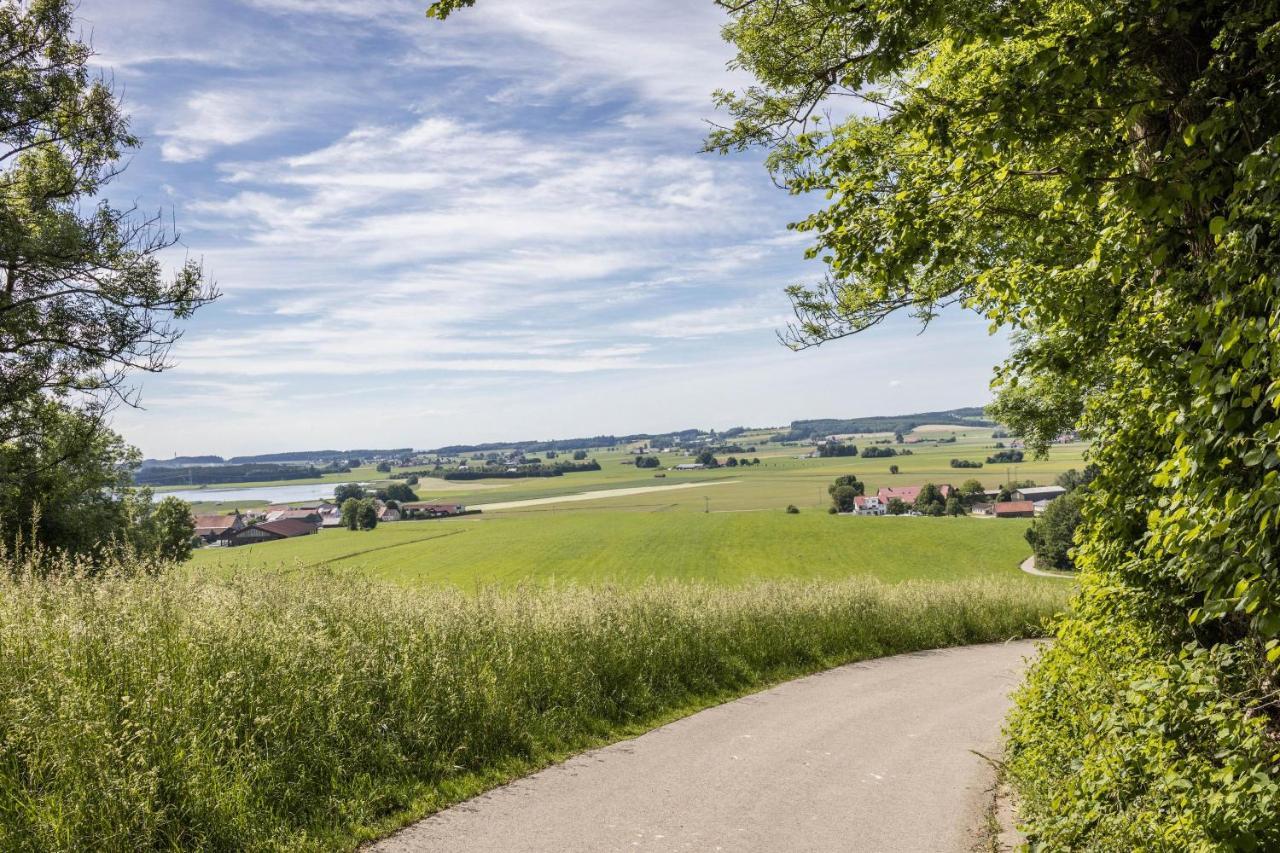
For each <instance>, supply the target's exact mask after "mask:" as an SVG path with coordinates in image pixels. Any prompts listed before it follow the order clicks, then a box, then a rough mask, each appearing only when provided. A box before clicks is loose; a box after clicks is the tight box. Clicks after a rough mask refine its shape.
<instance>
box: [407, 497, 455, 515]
mask: <svg viewBox="0 0 1280 853" xmlns="http://www.w3.org/2000/svg"><path fill="white" fill-rule="evenodd" d="M466 511H467V508H466V507H465V506H463V505H462V504H447V503H433V502H431V501H413V502H410V503H403V504H400V516H401V518H447V517H448V516H451V515H462V514H463V513H465V512H466Z"/></svg>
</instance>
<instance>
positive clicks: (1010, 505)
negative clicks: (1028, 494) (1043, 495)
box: [995, 501, 1036, 515]
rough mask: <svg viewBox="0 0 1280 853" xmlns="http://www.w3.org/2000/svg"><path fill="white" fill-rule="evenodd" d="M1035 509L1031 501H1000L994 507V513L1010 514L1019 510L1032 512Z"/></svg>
mask: <svg viewBox="0 0 1280 853" xmlns="http://www.w3.org/2000/svg"><path fill="white" fill-rule="evenodd" d="M1035 511H1036V505H1035V504H1034V503H1032V502H1031V501H1001V502H1000V503H998V504H996V509H995V512H996V515H1012V514H1013V513H1019V512H1030V513H1034V512H1035Z"/></svg>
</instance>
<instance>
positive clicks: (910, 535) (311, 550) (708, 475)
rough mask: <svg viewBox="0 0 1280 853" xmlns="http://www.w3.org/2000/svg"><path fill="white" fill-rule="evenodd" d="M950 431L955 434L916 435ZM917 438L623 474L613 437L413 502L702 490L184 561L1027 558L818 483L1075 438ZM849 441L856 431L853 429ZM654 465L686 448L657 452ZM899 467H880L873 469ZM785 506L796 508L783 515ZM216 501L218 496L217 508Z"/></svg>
mask: <svg viewBox="0 0 1280 853" xmlns="http://www.w3.org/2000/svg"><path fill="white" fill-rule="evenodd" d="M952 434H954V435H955V436H956V438H957V440H956V442H955V443H948V444H936V443H933V442H932V441H930V439H937V438H939V437H948V436H950V435H952ZM914 437H918V438H920V439H922V441H921V442H920V443H915V444H910V445H898V447H899V448H910V449H911V450H912V455H910V456H899V457H894V458H891V459H863V458H861V457H842V458H835V459H809V458H797V457H802V456H804V454H806V453H807V452H808V450H809V448H807V447H802V446H796V447H784V446H780V445H772V444H767V443H764V439H765V438H767V435H764V434H761V435H757V436H750V435H749V436H744V437H741V438H740V439H738V440H739V441H740V442H741V443H742V444H743V445H744V446H745V445H748V444H751V443H755V444H756V447H757V450H756V452H754V453H749V454H745V455H747V456H754V457H757V458H759V459H760V460H761V462H760V464H759V465H756V466H749V467H742V466H739V467H737V468H720V469H718V470H708V471H662V472H659V473H663V474H665V476H663V477H660V478H659V477H654V476H653V472H652V471H648V470H646V471H637V470H636V468H635V467H634V465H627V464H624V463H625V462H629V461H632V460H633V459H634V457H633V456H632V455H630V454H629V453H627V452H626V449H625V448H624V449H620V450H617V451H613V452H602V453H598V454H593V455H594V456H595V458H596V459H598V460H599V461H600V463H601V466H602V469H601V470H600V471H593V472H585V473H580V474H570V475H566V476H564V477H556V478H545V479H530V480H492V481H479V482H466V483H460V484H455V483H450V482H447V481H442V480H436V479H432V478H423V479H422V480H421V482H420V483H419V484H418V486H417V487H416V488H417V492H418V494H419V496H420V497H422V498H423V499H424V500H429V499H436V498H439V499H454V500H459V501H461V502H464V503H467V504H468V505H472V506H475V505H484V504H486V503H506V502H511V501H520V500H534V499H543V498H550V497H557V496H565V495H574V494H580V493H582V492H587V491H593V490H624V489H633V488H637V487H642V488H652V487H654V486H672V485H678V484H690V485H693V484H698V483H708V484H709V483H715V484H716V485H714V486H709V487H707V488H689V489H676V490H670V491H656V492H649V493H646V494H630V495H628V494H624V493H622V492H620V493H619V495H618V496H617V497H608V496H604V497H599V498H596V499H593V500H590V501H582V502H576V503H563V504H549V505H528V506H514V507H508V508H504V509H501V510H497V511H486V512H485V513H484V514H483V515H482V516H479V517H473V518H467V519H458V520H448V521H431V522H397V523H393V524H387V525H383V526H380V527H379V528H378V529H377V530H375V531H372V532H368V533H350V532H347V531H333V530H329V531H325V532H323V533H321V534H319V535H318V536H315V537H306V538H302V539H295V540H290V541H284V542H272V543H266V544H262V545H254V546H249V547H245V548H238V549H234V550H228V549H204V550H201V551H199V552H197V553H196V555H195V557H194V558H193V565H194V566H195V567H197V568H200V569H203V568H213V567H222V568H224V569H225V568H227V567H229V566H238V567H253V568H263V567H281V566H293V565H297V564H301V565H306V566H319V565H326V564H327V565H333V566H336V567H342V568H359V569H361V570H363V571H366V572H368V573H370V574H372V575H374V576H377V577H382V578H387V579H390V580H394V581H397V582H400V583H422V582H428V583H431V582H442V583H450V584H454V585H458V586H463V587H470V586H475V585H476V584H488V583H500V584H507V585H510V584H515V583H520V582H526V581H536V582H546V581H550V580H553V579H555V580H574V581H619V582H624V583H636V582H639V581H642V580H645V579H647V578H650V577H656V578H672V579H681V580H694V579H697V580H711V581H716V582H722V583H741V582H744V581H746V580H749V579H755V578H779V577H799V578H839V577H849V576H853V575H869V576H873V577H878V578H882V579H885V580H890V581H899V580H905V579H908V578H930V579H952V578H965V577H978V576H984V575H985V576H992V575H1000V574H1004V573H1007V572H1011V571H1016V567H1017V564H1018V563H1019V562H1020V561H1021V560H1022V559H1023V558H1024V557H1025V556H1026V555H1027V552H1028V549H1027V545H1026V543H1025V541H1024V540H1023V532H1024V530H1025V529H1026V525H1027V522H1025V521H1013V520H1009V521H996V520H989V519H983V520H979V519H924V518H843V517H841V518H832V517H829V516H827V515H826V514H825V510H826V507H827V506H828V503H829V500H830V498H829V497H828V494H827V487H828V485H830V483H831V481H832V480H833V479H834V478H835V477H837V476H839V475H840V474H847V473H852V474H856V475H857V476H858V477H859V478H860V479H862V480H863V482H864V483H866V484H867V490H868V492H872V493H874V491H875V489H877V488H879V487H880V486H885V485H917V484H921V483H924V482H934V483H952V484H957V485H958V484H959V483H961V482H963V481H964V480H967V479H970V478H973V479H978V480H980V481H982V483H983V484H984V485H985V486H988V487H994V486H998V485H1000V484H1001V483H1003V482H1006V481H1008V480H1009V479H1019V480H1025V479H1031V480H1035V481H1036V482H1039V483H1043V484H1048V483H1052V482H1053V480H1054V478H1055V477H1056V476H1057V475H1058V474H1059V473H1061V472H1062V471H1065V470H1066V469H1068V468H1072V467H1074V468H1080V467H1083V464H1084V463H1083V461H1082V453H1083V451H1084V447H1083V446H1082V445H1065V446H1059V447H1054V448H1053V449H1052V450H1051V451H1050V456H1049V458H1048V459H1046V460H1039V461H1031V462H1024V463H1020V464H1018V465H1016V466H1012V465H1010V466H1004V465H1001V466H984V467H983V468H980V469H954V468H951V467H950V464H949V462H950V460H951V459H952V458H962V459H977V460H984V459H985V458H986V456H987V455H988V454H990V453H992V452H994V446H993V445H994V440H993V439H992V438H991V431H990V430H987V429H983V430H968V431H954V432H953V431H950V430H947V431H941V432H940V431H936V430H930V429H922V430H920V431H918V432H917V433H915V434H914ZM856 441H858V443H860V444H865V443H866V442H867V439H866V438H859V439H856ZM662 458H663V460H664V464H665V465H675V464H677V463H678V462H680V461H684V460H686V459H687V457H683V456H678V455H674V454H664V455H663V457H662ZM890 465H897V466H899V469H900V473H898V474H896V475H895V474H890V473H889V466H890ZM788 504H794V505H796V506H797V507H800V508H801V510H802V511H801V513H800V514H799V515H788V514H785V513H784V512H783V509H784V507H786V506H787V505H788ZM218 509H220V510H224V511H225V510H227V509H230V507H226V506H222V507H218Z"/></svg>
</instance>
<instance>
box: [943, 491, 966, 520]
mask: <svg viewBox="0 0 1280 853" xmlns="http://www.w3.org/2000/svg"><path fill="white" fill-rule="evenodd" d="M944 511H945V512H946V514H947V515H964V514H965V508H964V502H963V501H961V500H960V498H959V496H957V495H952V496H951V497H949V498H947V503H946V508H945V510H944Z"/></svg>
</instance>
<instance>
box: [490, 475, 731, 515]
mask: <svg viewBox="0 0 1280 853" xmlns="http://www.w3.org/2000/svg"><path fill="white" fill-rule="evenodd" d="M736 482H738V481H737V480H707V481H706V482H704V483H677V484H675V485H671V486H633V487H631V488H629V489H596V490H594V491H590V492H577V493H575V494H572V495H556V496H555V497H551V498H527V499H525V500H518V501H499V502H497V503H487V504H476V505H475V506H472V505H471V504H467V509H478V510H483V511H485V512H496V511H498V510H500V509H521V508H523V507H527V506H546V505H547V504H567V503H577V502H578V501H598V500H601V499H603V498H626V497H631V496H632V495H647V494H649V493H650V492H672V491H677V490H679V489H701V488H703V487H704V486H728V485H730V484H732V483H736Z"/></svg>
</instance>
